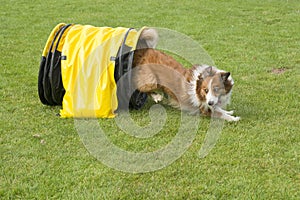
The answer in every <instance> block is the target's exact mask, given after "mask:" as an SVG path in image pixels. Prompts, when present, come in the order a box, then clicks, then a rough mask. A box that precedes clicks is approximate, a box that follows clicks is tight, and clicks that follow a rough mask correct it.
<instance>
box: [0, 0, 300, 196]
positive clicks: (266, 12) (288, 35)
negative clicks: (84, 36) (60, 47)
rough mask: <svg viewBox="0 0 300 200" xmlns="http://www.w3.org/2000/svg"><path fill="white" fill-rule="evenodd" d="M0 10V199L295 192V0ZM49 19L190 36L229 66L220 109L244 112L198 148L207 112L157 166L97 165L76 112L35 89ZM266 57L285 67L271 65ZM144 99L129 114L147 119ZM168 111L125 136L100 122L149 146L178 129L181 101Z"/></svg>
mask: <svg viewBox="0 0 300 200" xmlns="http://www.w3.org/2000/svg"><path fill="white" fill-rule="evenodd" d="M0 13H1V14H0V19H1V23H0V47H1V48H0V49H1V50H0V77H1V78H0V100H1V105H0V145H1V146H0V155H1V160H0V199H299V198H300V192H299V191H300V190H299V188H300V136H299V132H300V126H299V121H300V89H299V88H300V81H299V80H300V73H299V72H300V57H299V53H300V49H299V46H300V35H299V32H300V26H299V21H300V4H299V2H298V1H296V0H289V1H279V0H268V1H257V0H254V1H250V0H247V1H216V0H214V1H202V0H201V1H151V2H145V3H142V2H141V1H136V0H135V1H116V2H110V1H90V0H87V1H78V0H75V1H64V0H61V1H51V2H46V1H32V2H31V1H23V0H22V1H8V0H3V1H2V2H1V8H0ZM59 22H66V23H80V24H91V25H95V26H112V27H117V26H124V27H136V28H139V27H142V26H145V25H146V26H153V27H164V28H169V29H172V30H176V31H178V32H181V33H183V34H186V35H188V36H190V37H191V38H193V39H194V40H196V41H198V42H199V43H200V44H201V45H202V46H203V47H204V48H205V50H206V51H207V52H208V53H209V55H210V56H211V57H212V58H213V59H214V62H215V64H216V65H217V66H218V67H220V68H222V69H226V70H228V71H231V72H232V75H233V77H234V79H235V88H234V92H233V97H232V104H231V105H230V108H232V109H234V110H235V111H236V114H237V115H239V116H241V117H242V120H241V121H240V122H238V123H225V126H224V128H223V130H222V135H221V137H220V138H219V141H218V143H217V145H216V147H215V148H214V149H213V150H212V152H211V153H210V154H209V155H208V156H207V157H206V158H204V159H200V158H199V157H198V151H199V149H200V147H201V144H202V142H203V139H204V137H205V133H206V131H207V129H208V126H209V119H206V118H205V119H204V118H203V119H201V123H200V125H201V126H200V128H199V129H198V131H197V133H196V137H195V139H194V142H193V144H192V145H191V146H190V148H189V149H188V150H187V151H186V152H185V154H184V155H183V156H182V157H181V158H179V159H178V160H177V161H175V162H174V163H172V164H171V165H169V166H167V167H165V168H163V169H161V170H159V171H155V172H150V173H143V174H131V173H125V172H120V171H116V170H114V169H111V168H109V167H106V166H105V165H103V164H102V163H101V162H99V161H97V160H96V159H95V158H94V157H93V156H91V155H90V154H89V152H88V151H87V150H86V149H85V147H84V145H83V143H82V142H81V140H80V137H79V135H78V134H77V132H76V129H75V127H74V120H73V119H60V118H59V117H57V116H56V114H57V113H58V112H59V109H60V108H59V107H47V106H43V105H42V104H41V103H40V102H39V99H38V95H37V74H38V69H39V61H40V57H41V53H42V50H43V47H44V44H45V42H46V40H47V38H48V35H49V33H50V31H51V30H52V28H53V27H54V26H55V25H56V24H57V23H59ZM275 68H285V69H286V71H285V72H284V73H282V74H273V73H272V70H273V69H275ZM151 105H152V104H151V102H149V104H148V105H147V106H146V108H144V109H143V110H142V111H133V112H132V113H131V115H132V117H133V118H134V119H136V121H137V123H140V124H147V123H149V117H148V108H150V106H151ZM166 112H167V114H168V119H167V122H166V125H165V126H164V129H163V130H162V131H161V132H160V133H158V134H157V135H155V136H154V137H153V138H149V139H137V138H132V137H129V136H128V135H127V134H125V133H123V132H121V131H120V130H119V129H118V128H117V126H116V124H115V122H114V120H111V119H110V120H108V119H101V120H99V124H100V125H101V126H102V127H103V128H104V129H105V130H106V131H107V136H108V137H109V138H110V139H111V140H112V141H113V142H114V143H115V144H116V145H118V146H120V147H121V148H123V149H127V150H131V151H153V150H155V149H157V147H162V146H164V145H166V144H167V143H168V142H170V140H171V139H172V138H173V137H174V135H175V134H176V131H177V127H178V123H179V122H178V118H179V117H178V116H179V114H180V112H179V111H177V110H175V109H172V108H170V107H168V106H166ZM37 135H38V136H37ZM41 141H42V142H41Z"/></svg>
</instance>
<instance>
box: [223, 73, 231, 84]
mask: <svg viewBox="0 0 300 200" xmlns="http://www.w3.org/2000/svg"><path fill="white" fill-rule="evenodd" d="M229 76H230V72H222V73H221V79H222V80H223V82H225V81H227V79H228V77H229Z"/></svg>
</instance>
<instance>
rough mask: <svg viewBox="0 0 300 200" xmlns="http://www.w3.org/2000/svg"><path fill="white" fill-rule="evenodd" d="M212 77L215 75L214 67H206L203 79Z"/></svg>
mask: <svg viewBox="0 0 300 200" xmlns="http://www.w3.org/2000/svg"><path fill="white" fill-rule="evenodd" d="M212 75H213V68H212V66H209V67H206V68H205V69H204V71H203V77H207V76H212Z"/></svg>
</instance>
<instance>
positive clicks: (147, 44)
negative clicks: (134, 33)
mask: <svg viewBox="0 0 300 200" xmlns="http://www.w3.org/2000/svg"><path fill="white" fill-rule="evenodd" d="M157 43H158V33H157V31H156V30H155V29H153V28H145V29H144V30H143V31H142V33H141V35H140V38H139V41H138V44H137V49H143V48H155V47H156V45H157Z"/></svg>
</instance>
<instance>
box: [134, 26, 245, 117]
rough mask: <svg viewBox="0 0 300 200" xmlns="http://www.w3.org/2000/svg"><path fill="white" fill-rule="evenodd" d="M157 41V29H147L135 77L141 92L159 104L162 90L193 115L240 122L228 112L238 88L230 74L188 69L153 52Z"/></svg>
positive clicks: (136, 55) (172, 102) (211, 69)
mask: <svg viewBox="0 0 300 200" xmlns="http://www.w3.org/2000/svg"><path fill="white" fill-rule="evenodd" d="M157 41H158V35H157V33H156V31H155V30H154V29H146V30H144V31H143V32H142V34H141V36H140V41H139V43H138V46H137V50H135V52H134V58H133V76H132V78H133V83H134V84H135V87H136V88H137V89H138V90H140V91H141V92H146V93H148V94H149V95H151V96H152V98H153V99H154V101H155V102H156V103H157V102H159V101H161V100H162V99H163V96H162V95H160V94H158V93H156V91H157V90H162V91H163V92H164V93H165V94H167V95H168V99H169V103H170V105H172V106H173V107H175V108H178V109H181V110H184V111H188V112H191V113H198V112H201V113H202V114H204V115H206V116H213V117H218V118H222V119H225V120H227V121H238V120H239V119H240V117H235V116H232V114H233V111H226V110H224V108H225V107H226V105H227V104H229V102H230V96H231V91H232V87H233V84H234V81H233V79H232V77H231V75H230V73H229V72H226V71H223V70H219V69H217V68H216V67H213V66H207V65H200V66H193V67H192V68H190V69H186V68H184V67H183V66H182V65H181V64H180V63H179V62H177V61H176V60H175V59H174V58H173V57H171V56H170V55H167V54H165V53H163V52H161V51H158V50H155V49H153V48H154V47H155V46H156V44H157ZM143 47H152V48H143Z"/></svg>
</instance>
